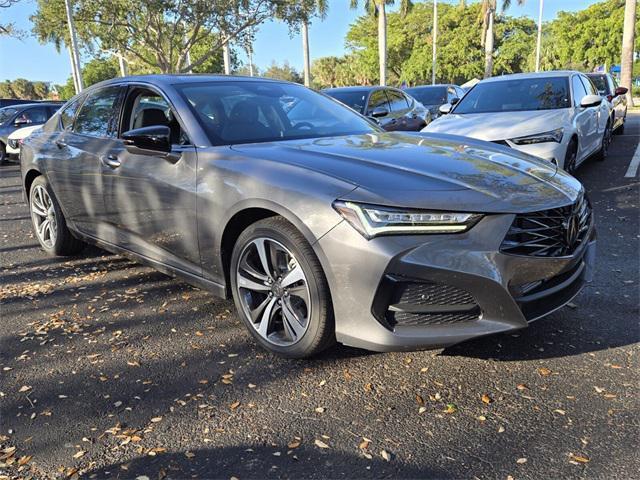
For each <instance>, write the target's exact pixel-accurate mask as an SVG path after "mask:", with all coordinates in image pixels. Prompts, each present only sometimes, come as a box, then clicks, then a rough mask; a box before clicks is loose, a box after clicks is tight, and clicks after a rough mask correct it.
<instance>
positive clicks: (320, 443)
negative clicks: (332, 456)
mask: <svg viewBox="0 0 640 480" xmlns="http://www.w3.org/2000/svg"><path fill="white" fill-rule="evenodd" d="M313 443H315V444H316V447H318V448H331V447H329V445H327V444H326V443H324V442H323V441H322V440H318V439H317V438H316V440H315V441H314V442H313Z"/></svg>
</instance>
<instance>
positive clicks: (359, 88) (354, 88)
mask: <svg viewBox="0 0 640 480" xmlns="http://www.w3.org/2000/svg"><path fill="white" fill-rule="evenodd" d="M379 88H386V89H389V90H398V89H397V88H395V87H388V86H384V87H383V86H382V85H360V86H358V85H355V86H352V87H335V88H323V89H322V91H323V92H370V91H371V90H377V89H379Z"/></svg>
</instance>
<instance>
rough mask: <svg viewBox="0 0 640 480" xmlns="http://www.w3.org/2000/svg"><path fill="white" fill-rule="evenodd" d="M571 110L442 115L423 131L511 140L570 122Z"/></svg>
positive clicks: (481, 138) (482, 138) (493, 139)
mask: <svg viewBox="0 0 640 480" xmlns="http://www.w3.org/2000/svg"><path fill="white" fill-rule="evenodd" d="M570 115H571V110H570V109H568V108H562V109H557V110H536V111H526V112H496V113H471V114H468V113H465V114H462V115H458V114H456V113H455V112H454V113H450V114H449V115H442V116H441V117H439V118H438V119H437V120H436V121H433V122H431V123H430V124H429V125H427V126H426V127H425V129H424V130H423V131H424V132H440V133H450V134H453V135H464V136H465V137H472V138H478V139H480V140H488V141H495V140H508V139H510V138H517V137H523V136H526V135H533V134H536V133H542V132H548V131H550V130H555V129H556V128H560V127H562V126H563V125H565V124H567V123H570Z"/></svg>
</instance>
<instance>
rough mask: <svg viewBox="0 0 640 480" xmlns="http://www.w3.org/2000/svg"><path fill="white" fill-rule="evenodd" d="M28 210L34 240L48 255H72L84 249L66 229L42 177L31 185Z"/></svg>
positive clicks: (57, 206)
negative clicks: (36, 240)
mask: <svg viewBox="0 0 640 480" xmlns="http://www.w3.org/2000/svg"><path fill="white" fill-rule="evenodd" d="M29 210H30V211H31V221H32V222H33V230H34V232H35V234H36V238H37V239H38V241H39V242H40V245H41V246H42V248H43V249H44V251H45V252H47V253H48V254H49V255H54V256H55V255H73V254H75V253H78V252H80V251H81V250H82V249H83V248H84V243H83V242H81V241H80V240H78V239H77V238H75V237H74V236H73V235H72V234H71V232H70V231H69V229H68V228H67V223H66V221H65V219H64V215H62V210H61V209H60V205H58V201H57V200H56V198H55V196H54V195H53V192H52V191H51V187H50V186H49V183H48V182H47V179H46V178H44V177H43V176H39V177H37V178H36V179H35V180H34V181H33V183H32V184H31V189H30V190H29Z"/></svg>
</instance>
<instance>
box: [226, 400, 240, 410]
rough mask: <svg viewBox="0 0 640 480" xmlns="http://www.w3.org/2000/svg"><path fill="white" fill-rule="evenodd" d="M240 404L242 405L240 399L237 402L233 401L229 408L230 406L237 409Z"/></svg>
mask: <svg viewBox="0 0 640 480" xmlns="http://www.w3.org/2000/svg"><path fill="white" fill-rule="evenodd" d="M239 406H240V402H239V401H236V402H233V403H232V404H231V405H229V408H230V409H231V410H235V409H236V408H238V407H239Z"/></svg>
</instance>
